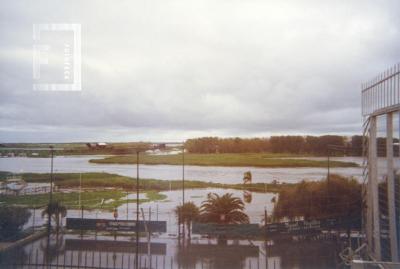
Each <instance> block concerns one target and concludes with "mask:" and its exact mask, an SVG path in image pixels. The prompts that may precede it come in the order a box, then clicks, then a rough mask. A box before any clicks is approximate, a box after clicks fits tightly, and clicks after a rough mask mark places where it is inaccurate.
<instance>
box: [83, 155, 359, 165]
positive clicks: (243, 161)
mask: <svg viewBox="0 0 400 269" xmlns="http://www.w3.org/2000/svg"><path fill="white" fill-rule="evenodd" d="M282 157H284V155H281V154H280V155H275V154H271V153H243V154H241V153H224V154H192V153H188V154H185V164H188V165H201V166H251V167H270V168H277V167H327V164H328V163H327V161H326V160H324V161H319V160H307V159H295V158H293V159H291V158H290V157H286V158H282ZM90 162H92V163H101V164H135V163H136V156H133V155H124V156H111V157H106V158H104V159H95V160H94V159H92V160H90ZM140 163H142V164H169V165H181V164H182V155H180V154H176V155H149V154H143V155H141V157H140ZM330 166H331V167H357V166H358V165H357V164H356V163H353V162H341V161H331V162H330Z"/></svg>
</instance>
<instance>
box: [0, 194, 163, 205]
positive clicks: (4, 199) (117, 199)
mask: <svg viewBox="0 0 400 269" xmlns="http://www.w3.org/2000/svg"><path fill="white" fill-rule="evenodd" d="M125 196H126V192H125V191H121V190H106V191H85V192H82V193H81V203H82V205H83V207H84V208H85V209H96V208H101V209H105V210H113V209H114V208H116V207H119V206H121V205H123V204H125V203H127V202H128V203H136V199H128V200H127V199H121V198H123V197H125ZM146 197H147V198H146V199H139V203H144V202H149V201H157V200H163V199H165V198H166V195H164V194H159V193H157V192H154V191H149V192H146ZM53 200H54V201H59V202H61V203H62V204H63V205H65V206H66V207H67V208H68V209H80V206H79V193H78V192H69V193H62V192H55V193H53ZM102 201H105V202H104V203H103V204H101V203H102ZM107 201H110V202H107ZM48 202H49V194H36V195H23V196H0V204H6V205H21V206H26V207H30V208H33V207H36V208H37V207H43V206H46V205H47V204H48Z"/></svg>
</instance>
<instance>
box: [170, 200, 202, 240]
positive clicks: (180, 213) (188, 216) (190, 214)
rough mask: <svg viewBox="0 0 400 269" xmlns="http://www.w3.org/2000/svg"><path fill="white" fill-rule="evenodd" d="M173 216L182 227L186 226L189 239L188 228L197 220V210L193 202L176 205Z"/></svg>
mask: <svg viewBox="0 0 400 269" xmlns="http://www.w3.org/2000/svg"><path fill="white" fill-rule="evenodd" d="M175 215H176V216H177V218H178V223H183V225H185V224H186V226H187V229H188V234H189V239H190V236H191V232H190V226H191V223H192V222H193V221H195V220H197V218H198V216H199V208H198V207H197V206H196V205H195V204H194V203H193V202H187V203H184V204H183V205H178V206H177V207H176V208H175Z"/></svg>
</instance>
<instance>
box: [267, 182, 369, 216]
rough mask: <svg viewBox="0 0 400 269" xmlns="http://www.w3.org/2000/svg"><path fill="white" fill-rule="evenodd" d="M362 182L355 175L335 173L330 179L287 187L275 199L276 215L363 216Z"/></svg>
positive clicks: (274, 214) (274, 213)
mask: <svg viewBox="0 0 400 269" xmlns="http://www.w3.org/2000/svg"><path fill="white" fill-rule="evenodd" d="M361 209H362V199H361V185H360V184H359V183H358V182H357V181H356V180H355V179H348V178H344V177H341V176H338V175H331V176H330V180H329V181H328V180H324V181H317V182H306V181H303V182H301V183H300V184H297V185H296V186H295V187H292V188H286V189H284V190H282V191H281V192H280V193H279V198H278V201H277V203H275V207H274V212H273V217H274V219H277V220H279V219H283V218H287V219H291V220H293V219H297V218H304V219H316V218H324V217H345V218H349V219H350V218H360V217H361Z"/></svg>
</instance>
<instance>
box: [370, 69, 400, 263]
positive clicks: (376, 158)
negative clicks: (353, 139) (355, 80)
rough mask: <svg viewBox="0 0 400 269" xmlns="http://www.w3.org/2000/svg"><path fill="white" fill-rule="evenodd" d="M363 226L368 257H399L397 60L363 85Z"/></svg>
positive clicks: (399, 99)
mask: <svg viewBox="0 0 400 269" xmlns="http://www.w3.org/2000/svg"><path fill="white" fill-rule="evenodd" d="M362 115H363V117H364V125H363V128H364V135H363V136H364V142H363V152H364V157H365V158H364V172H363V177H364V184H363V187H364V188H363V198H364V199H363V200H364V212H363V213H364V214H363V227H364V229H365V234H366V246H367V251H368V255H369V258H370V259H372V260H375V261H379V262H380V261H382V262H384V261H386V262H396V263H397V262H399V259H400V258H399V257H400V251H399V250H400V245H399V242H400V159H399V140H400V64H397V65H395V66H393V67H391V68H389V69H388V70H386V71H385V72H383V73H382V74H379V75H378V76H377V77H375V78H374V79H372V80H371V81H369V82H367V83H364V84H363V85H362Z"/></svg>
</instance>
